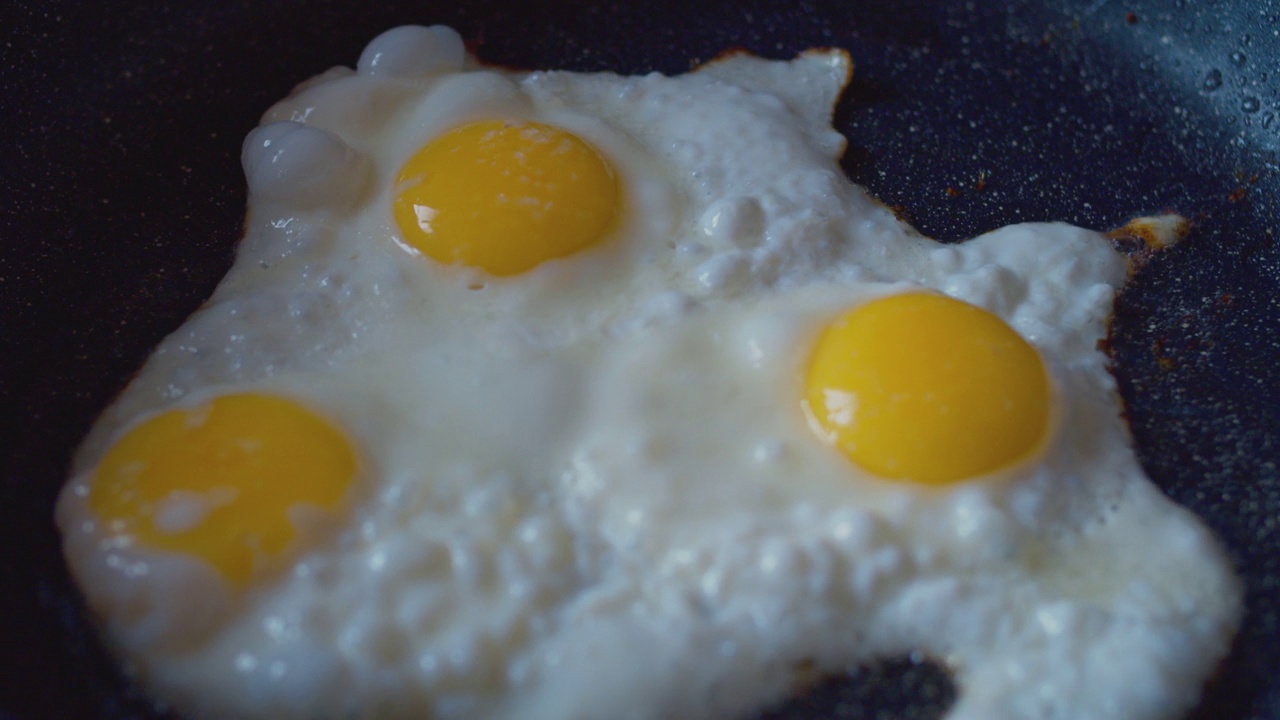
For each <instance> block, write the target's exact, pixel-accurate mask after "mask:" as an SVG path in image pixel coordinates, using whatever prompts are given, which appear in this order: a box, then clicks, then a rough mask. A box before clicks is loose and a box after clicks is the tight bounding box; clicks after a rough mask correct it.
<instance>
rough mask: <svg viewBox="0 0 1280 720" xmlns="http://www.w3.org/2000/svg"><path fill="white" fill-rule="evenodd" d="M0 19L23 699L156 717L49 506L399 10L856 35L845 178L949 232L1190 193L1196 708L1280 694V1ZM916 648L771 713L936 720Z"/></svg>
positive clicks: (937, 691)
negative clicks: (1198, 648)
mask: <svg viewBox="0 0 1280 720" xmlns="http://www.w3.org/2000/svg"><path fill="white" fill-rule="evenodd" d="M0 15H3V16H4V17H3V18H2V19H3V22H0V34H3V36H4V38H3V40H4V42H3V43H0V83H2V84H3V87H4V88H5V93H3V95H2V96H0V109H2V112H0V117H3V119H4V126H5V128H6V130H7V133H6V143H5V148H4V151H3V152H4V155H3V158H4V162H3V163H0V183H2V185H0V188H2V189H3V197H4V198H5V205H4V207H3V210H0V239H3V245H0V309H2V312H0V338H3V339H4V341H5V349H4V351H3V352H2V353H0V408H3V411H0V438H3V442H4V444H5V446H4V448H3V457H2V458H0V462H3V465H2V466H0V467H2V469H3V474H2V475H0V520H2V521H3V522H2V526H3V532H4V533H5V536H4V542H3V543H0V547H3V553H4V557H3V558H0V559H2V560H3V563H0V567H3V568H5V570H4V572H5V573H6V577H5V578H4V582H3V583H0V637H2V638H3V643H2V644H0V658H3V661H2V662H3V665H0V677H2V678H3V679H4V680H3V682H0V717H4V718H5V720H9V718H22V719H24V720H25V719H31V720H35V719H37V718H47V717H58V718H72V719H74V718H158V717H164V714H163V713H161V712H156V711H154V710H153V709H151V708H150V706H149V704H148V703H147V701H146V700H145V699H144V698H142V697H140V696H139V695H138V694H137V693H136V691H134V690H133V689H131V688H130V687H129V685H128V684H127V683H125V682H123V681H122V680H121V677H120V675H119V674H118V672H117V671H115V670H114V669H113V667H112V665H111V663H110V661H109V660H108V659H107V658H106V656H105V653H104V652H103V650H102V649H101V647H100V646H99V645H98V643H97V642H96V641H94V640H93V637H92V632H91V629H90V625H89V623H88V621H87V620H86V619H85V617H84V614H83V609H82V607H81V606H80V604H79V601H78V599H77V597H76V595H75V593H74V592H73V591H72V590H71V586H70V584H69V581H68V579H67V577H66V574H65V572H64V570H63V569H62V562H61V559H60V556H59V553H58V544H57V536H56V532H55V531H54V529H53V526H52V522H51V513H52V504H53V498H54V496H55V494H56V492H57V490H58V488H59V487H60V485H61V483H62V480H63V473H64V472H65V469H66V464H67V460H68V457H69V455H70V452H71V450H72V448H73V447H74V446H75V444H76V443H77V442H78V441H79V439H80V438H81V436H83V434H84V433H85V431H86V430H87V428H88V425H89V423H90V422H91V421H92V419H93V417H94V416H95V415H96V414H97V412H98V411H99V410H100V409H101V408H102V407H103V406H104V405H105V404H106V403H107V402H108V401H109V400H110V398H111V397H112V395H113V394H114V393H115V392H117V391H118V390H119V388H120V387H121V386H122V385H123V384H124V382H126V381H127V379H128V377H129V374H130V373H131V372H132V371H133V370H134V369H135V368H136V367H137V366H138V365H139V364H140V363H141V362H142V360H143V359H144V358H145V357H146V355H147V353H148V352H149V350H150V349H151V347H152V346H153V345H154V344H155V343H156V342H157V341H158V340H159V339H160V338H161V337H162V336H163V335H164V334H165V333H167V332H169V331H170V330H172V329H173V328H175V327H177V325H178V324H179V322H180V321H181V320H182V319H183V317H185V315H186V314H187V313H189V312H190V311H191V310H193V309H194V308H195V307H196V306H197V305H198V304H199V303H200V302H201V301H202V300H203V299H204V298H205V297H207V296H208V294H209V293H210V291H211V290H212V288H213V286H214V284H215V283H216V282H217V280H218V278H219V277H220V276H221V275H222V273H223V272H225V270H226V268H227V267H228V265H229V264H230V260H231V253H232V249H233V247H234V243H235V240H236V237H237V235H238V228H239V223H240V218H241V214H242V212H243V206H244V189H243V180H242V178H241V175H240V169H239V162H238V157H239V148H240V142H241V139H242V138H243V136H244V134H245V133H246V132H247V131H248V130H249V129H250V128H251V127H253V126H254V125H255V124H256V122H257V119H258V115H259V113H261V112H262V111H263V110H264V109H265V108H266V107H267V106H268V105H269V104H270V103H271V102H272V100H274V99H275V98H278V97H281V96H283V95H284V94H285V93H286V92H287V91H288V90H289V88H290V87H291V85H292V84H293V83H294V82H296V81H298V80H300V79H302V78H305V77H308V76H310V75H312V74H314V73H316V72H318V71H320V70H323V69H324V68H326V67H328V66H330V65H333V64H337V63H346V64H350V63H353V62H354V61H355V59H356V57H357V55H358V53H359V50H360V48H361V47H362V46H363V44H364V43H365V42H367V41H368V40H369V39H370V38H372V37H373V36H374V35H376V34H377V33H378V32H380V31H381V30H384V29H386V28H387V27H390V26H392V25H395V24H401V23H406V22H416V23H424V24H430V23H436V22H440V23H447V24H450V25H453V26H455V27H457V28H458V29H459V30H460V31H461V32H462V33H463V35H464V36H466V37H468V38H469V39H471V40H473V41H474V47H475V49H476V51H477V52H479V54H480V55H481V57H483V58H485V59H487V60H489V61H492V62H496V63H504V64H511V65H518V66H529V67H564V68H569V69H574V70H615V71H619V72H626V73H634V72H643V71H648V70H659V71H664V72H680V71H683V70H685V69H687V68H688V67H689V66H690V65H691V64H693V63H697V62H699V61H702V60H706V59H709V58H711V57H714V56H715V55H716V54H717V53H718V52H720V51H721V50H723V49H725V48H731V47H743V48H746V49H748V50H750V51H753V52H756V53H759V54H762V55H766V56H770V57H788V56H791V55H793V54H795V53H796V52H798V51H800V50H803V49H805V48H808V47H812V46H837V47H843V48H846V49H848V50H849V52H850V53H851V55H852V57H853V59H854V61H855V63H856V65H857V70H856V72H855V79H854V83H853V85H852V87H851V88H850V91H849V92H848V95H847V97H846V100H845V102H844V104H843V105H842V106H841V108H840V111H839V113H838V116H837V127H838V128H839V129H840V130H842V131H844V132H845V133H846V134H847V135H848V137H849V139H850V147H849V151H848V152H847V154H846V157H845V163H844V166H845V170H846V171H847V172H848V174H849V175H850V176H851V177H852V178H853V179H854V180H855V181H857V182H859V183H862V184H864V185H866V186H868V188H869V189H870V190H871V191H872V193H873V194H875V195H876V196H877V197H879V198H880V199H881V200H882V201H884V202H885V204H887V205H889V206H891V207H894V208H895V209H897V210H898V211H899V212H900V213H901V214H903V216H905V217H907V218H909V219H910V220H911V221H912V222H913V223H915V224H916V225H917V227H919V229H920V230H921V231H922V232H924V233H925V234H929V235H933V236H936V237H939V238H942V239H946V240H960V239H963V238H965V237H969V236H972V235H974V234H977V233H980V232H983V231H986V230H989V229H992V228H995V227H998V226H1000V225H1004V224H1008V223H1011V222H1018V221H1023V220H1065V221H1068V222H1072V223H1076V224H1080V225H1085V226H1090V227H1096V228H1102V229H1106V228H1113V227H1118V226H1120V225H1122V224H1124V223H1125V222H1126V221H1128V220H1129V219H1130V218H1132V217H1134V216H1138V215H1155V214H1160V213H1162V212H1166V211H1172V212H1177V213H1179V214H1181V215H1183V216H1185V217H1187V218H1189V219H1190V220H1191V221H1192V223H1193V230H1192V231H1191V233H1190V234H1189V235H1188V236H1187V238H1186V239H1185V241H1183V242H1181V243H1179V244H1178V245H1177V246H1175V247H1173V248H1170V249H1168V250H1166V251H1163V252H1161V253H1159V254H1157V255H1155V256H1153V257H1152V258H1151V259H1150V262H1148V263H1146V264H1145V266H1144V267H1143V268H1142V270H1141V272H1140V275H1139V276H1138V277H1137V279H1136V280H1135V282H1133V283H1131V285H1130V286H1129V288H1128V289H1126V291H1125V292H1124V293H1123V294H1122V296H1121V297H1120V299H1119V302H1118V304H1117V310H1116V315H1115V318H1114V321H1113V323H1112V338H1111V352H1112V357H1113V359H1114V363H1115V375H1116V377H1117V380H1118V383H1119V388H1120V391H1121V394H1122V396H1123V397H1124V400H1125V403H1126V408H1127V412H1128V415H1129V417H1130V419H1131V421H1132V425H1133V434H1134V439H1135V442H1136V444H1137V447H1138V452H1139V456H1140V458H1141V459H1142V462H1143V464H1144V466H1145V467H1146V469H1147V471H1148V472H1149V474H1150V475H1151V476H1152V478H1154V479H1155V481H1156V482H1157V483H1159V485H1160V486H1161V487H1162V488H1163V489H1164V490H1165V492H1167V493H1168V494H1169V495H1170V496H1172V497H1173V498H1174V499H1176V500H1178V501H1179V502H1181V503H1183V504H1184V505H1186V506H1188V507H1190V508H1191V509H1193V510H1194V511H1195V512H1197V513H1198V514H1199V515H1200V516H1201V517H1203V518H1204V519H1205V520H1206V521H1207V522H1208V523H1209V524H1210V525H1211V526H1212V527H1213V529H1214V530H1215V531H1216V532H1217V533H1218V534H1219V535H1220V536H1221V537H1222V538H1223V539H1224V541H1225V542H1226V544H1227V546H1228V549H1229V552H1230V553H1231V556H1232V558H1233V560H1234V561H1235V562H1236V563H1237V565H1238V567H1239V568H1240V571H1241V573H1242V575H1243V576H1244V577H1245V578H1246V582H1247V602H1248V614H1247V615H1246V618H1245V622H1244V627H1243V628H1242V630H1241V633H1240V635H1239V637H1238V640H1237V642H1236V645H1235V649H1234V651H1233V653H1232V655H1231V656H1230V657H1229V658H1228V660H1227V661H1226V662H1225V663H1224V665H1223V666H1222V668H1221V669H1220V672H1219V673H1218V676H1217V678H1216V679H1215V680H1214V681H1213V683H1212V684H1211V686H1210V688H1209V691H1208V695H1207V697H1206V699H1205V702H1204V703H1203V705H1202V707H1201V708H1200V710H1199V711H1198V712H1197V713H1196V715H1195V718H1196V720H1265V719H1269V718H1277V717H1280V683H1278V682H1277V681H1276V679H1275V678H1276V677H1280V660H1278V659H1277V655H1276V653H1275V648H1276V647H1280V610H1278V608H1280V520H1277V518H1280V334H1278V333H1276V332H1275V330H1274V329H1275V328H1276V327H1280V304H1278V303H1280V300H1278V298H1280V247H1277V243H1276V238H1275V233H1276V231H1277V228H1276V220H1277V218H1280V207H1277V205H1280V179H1278V178H1277V172H1276V171H1277V162H1278V158H1277V150H1278V149H1280V119H1278V118H1280V64H1278V63H1280V9H1277V8H1276V6H1275V4H1274V3H1273V2H1271V0H1258V1H1256V2H1238V3H1230V2H1227V0H1220V1H1215V0H1175V1H1174V2H1167V1H1166V0H1138V1H1134V2H1123V3H1122V2H1112V1H1110V0H1067V2H1061V3H1059V2H1049V1H1048V0H1041V1H1040V2H1031V1H1030V0H1015V1H1013V2H1004V3H981V2H965V1H964V0H938V1H937V2H926V1H924V0H894V1H890V2H849V1H848V0H829V1H828V0H809V1H807V2H784V1H783V0H768V1H765V2H730V1H729V0H716V1H714V2H707V3H688V2H674V1H668V2H636V3H622V2H613V3H605V4H594V5H584V4H580V3H556V2H548V3H542V2H531V3H517V2H504V1H501V0H476V1H474V2H469V3H443V2H439V3H436V2H430V1H426V2H423V1H421V0H420V1H418V2H413V3H403V4H397V3H383V4H379V5H378V6H377V7H373V8H371V7H369V6H368V5H367V4H360V3H342V2H336V1H335V0H325V1H323V2H318V3H303V2H300V1H299V0H286V1H285V2H280V3H273V4H270V5H266V6H255V7H252V8H249V7H239V6H228V5H225V4H215V3H211V2H209V3H188V4H182V5H178V4H173V5H139V6H136V7H126V6H117V5H111V4H102V5H98V6H80V5H79V4H75V3H69V2H42V3H31V2H16V3H10V4H9V6H7V7H6V9H5V10H4V11H0ZM953 692H954V688H952V686H951V685H950V683H949V681H948V679H947V677H946V674H945V672H943V671H942V670H940V669H939V667H938V666H936V665H932V664H928V663H915V662H912V661H910V660H901V661H891V662H887V663H885V664H883V665H880V666H877V667H875V668H871V669H864V670H855V671H853V672H852V673H851V674H850V676H849V677H847V678H834V679H829V680H827V681H823V682H819V683H818V684H817V685H815V686H814V687H813V688H811V689H809V690H808V691H806V692H804V693H801V697H798V698H796V699H795V700H793V701H792V702H789V703H787V704H784V705H783V706H780V707H779V708H775V709H773V711H772V714H769V715H766V717H771V718H805V717H838V718H872V717H909V718H928V717H938V716H940V715H941V713H942V712H944V711H945V708H946V706H947V704H948V703H949V702H950V698H951V697H952V693H953Z"/></svg>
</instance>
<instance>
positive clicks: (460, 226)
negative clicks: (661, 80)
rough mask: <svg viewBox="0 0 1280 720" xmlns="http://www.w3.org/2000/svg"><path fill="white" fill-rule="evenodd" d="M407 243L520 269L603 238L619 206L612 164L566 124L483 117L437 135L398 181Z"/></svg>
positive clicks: (444, 257) (492, 267) (454, 259)
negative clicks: (556, 124) (508, 120)
mask: <svg viewBox="0 0 1280 720" xmlns="http://www.w3.org/2000/svg"><path fill="white" fill-rule="evenodd" d="M396 188H397V195H396V198H395V217H396V222H397V223H398V224H399V226H400V230H401V232H402V233H403V234H404V238H405V240H406V241H407V242H408V243H409V244H410V245H411V246H413V247H415V248H417V249H418V250H420V251H422V252H423V254H425V255H427V256H428V257H430V258H432V259H434V260H437V261H439V262H442V263H447V264H452V263H459V264H462V265H467V266H470V267H476V268H480V269H482V270H485V271H486V272H489V273H491V274H493V275H515V274H517V273H521V272H524V271H526V270H529V269H530V268H533V267H535V266H537V265H539V264H541V263H543V262H545V261H547V260H553V259H555V258H560V257H564V256H566V255H570V254H572V253H575V252H577V251H579V250H582V249H584V248H587V247H589V246H591V245H594V244H596V243H598V242H599V241H600V240H602V239H603V238H604V237H605V235H607V234H608V232H609V231H610V230H611V229H612V227H613V225H614V222H615V220H616V218H617V216H618V213H619V205H620V191H619V188H618V181H617V178H616V177H615V175H614V171H613V168H612V166H610V165H609V163H608V161H606V160H605V158H604V157H603V156H602V155H601V154H600V153H599V152H598V151H597V150H596V149H595V148H593V147H592V146H590V145H588V144H587V143H586V142H584V141H583V140H582V139H580V138H578V137H577V136H575V135H572V134H570V133H568V132H566V131H564V130H561V129H559V128H555V127H551V126H548V125H543V124H540V123H533V122H504V121H499V120H495V121H484V122H476V123H471V124H469V125H463V126H461V127H458V128H455V129H454V130H451V131H449V132H447V133H445V134H444V135H441V136H440V137H438V138H436V139H435V140H432V141H431V142H430V143H428V144H427V145H426V146H424V147H423V148H422V149H421V150H419V151H418V152H417V154H415V155H414V156H413V157H412V158H410V159H409V161H408V162H407V163H405V165H404V167H403V168H401V170H400V175H399V177H398V178H397V179H396Z"/></svg>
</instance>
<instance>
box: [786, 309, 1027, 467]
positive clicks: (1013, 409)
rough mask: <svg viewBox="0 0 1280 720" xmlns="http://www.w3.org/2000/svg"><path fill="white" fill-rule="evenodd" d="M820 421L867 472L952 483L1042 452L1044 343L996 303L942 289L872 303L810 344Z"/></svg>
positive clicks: (811, 388) (816, 421)
mask: <svg viewBox="0 0 1280 720" xmlns="http://www.w3.org/2000/svg"><path fill="white" fill-rule="evenodd" d="M804 402H805V404H806V410H807V412H808V414H809V416H810V420H811V424H813V426H814V429H815V431H817V432H818V433H819V434H820V435H821V436H822V437H824V438H825V439H827V440H829V441H830V442H832V443H833V444H834V445H836V446H837V447H839V448H840V450H841V451H843V452H844V454H845V455H847V456H848V457H849V458H850V459H851V460H853V461H854V462H855V463H856V464H857V465H859V466H861V467H862V468H864V469H865V470H867V471H868V472H871V473H873V474H875V475H879V476H881V477H885V478H891V479H899V480H912V481H917V482H921V483H929V484H946V483H953V482H958V481H961V480H965V479H967V478H972V477H975V476H979V475H982V474H985V473H989V472H991V471H994V470H998V469H1000V468H1002V467H1006V466H1008V465H1011V464H1013V463H1016V462H1017V461H1019V460H1021V459H1023V458H1025V457H1027V456H1028V455H1030V454H1032V453H1033V452H1035V451H1036V450H1037V449H1038V448H1039V446H1040V443H1041V441H1042V439H1043V438H1044V436H1045V434H1046V432H1047V430H1048V426H1049V408H1050V387H1049V379H1048V375H1047V373H1046V372H1045V368H1044V363H1043V361H1042V360H1041V359H1040V356H1039V354H1038V353H1037V352H1036V351H1035V349H1034V348H1032V347H1031V346H1030V345H1029V344H1028V343H1027V342H1026V341H1025V340H1023V339H1022V337H1021V336H1020V335H1018V333H1016V332H1015V331H1014V330H1013V329H1012V328H1010V327H1009V326H1008V325H1006V324H1005V323H1004V321H1002V320H1001V319H1000V318H998V317H996V316H995V315H993V314H992V313H990V312H987V311H986V310H983V309H981V308H978V307H974V306H973V305H969V304H967V303H964V302H961V301H959V300H953V299H951V298H948V297H944V296H941V295H931V294H924V293H908V294H902V295H893V296H890V297H886V298H881V299H878V300H873V301H871V302H868V303H864V304H862V305H859V306H857V307H854V308H853V309H851V310H849V311H847V312H846V313H844V314H843V315H841V316H840V317H838V318H836V319H835V321H833V322H831V323H830V324H829V325H828V326H827V328H826V331H825V332H824V333H823V335H822V337H821V338H820V339H819V341H818V343H817V345H816V346H815V347H814V349H813V351H812V355H811V357H810V363H809V368H808V374H807V377H806V389H805V399H804Z"/></svg>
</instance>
